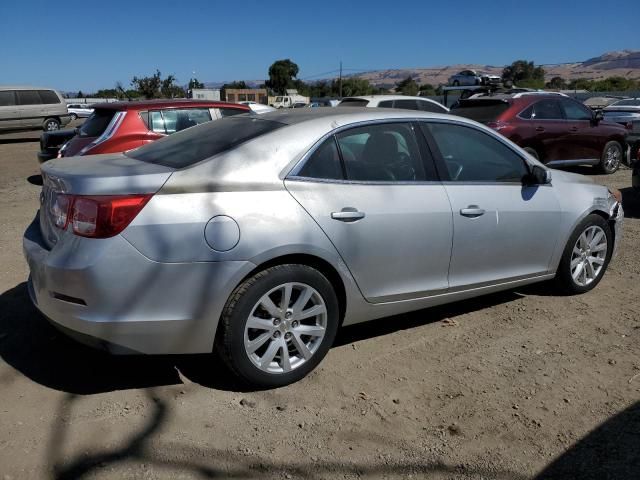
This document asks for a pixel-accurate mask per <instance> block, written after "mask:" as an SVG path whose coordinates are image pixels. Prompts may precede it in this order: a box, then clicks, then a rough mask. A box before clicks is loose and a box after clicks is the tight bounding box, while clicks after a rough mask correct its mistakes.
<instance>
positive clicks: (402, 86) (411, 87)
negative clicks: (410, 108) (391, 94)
mask: <svg viewBox="0 0 640 480" xmlns="http://www.w3.org/2000/svg"><path fill="white" fill-rule="evenodd" d="M419 90H420V87H419V86H418V84H417V83H416V81H415V80H414V79H413V78H411V77H407V78H405V79H404V80H402V81H401V82H400V83H397V84H396V91H397V92H400V93H402V94H403V95H411V96H415V95H417V94H418V91H419Z"/></svg>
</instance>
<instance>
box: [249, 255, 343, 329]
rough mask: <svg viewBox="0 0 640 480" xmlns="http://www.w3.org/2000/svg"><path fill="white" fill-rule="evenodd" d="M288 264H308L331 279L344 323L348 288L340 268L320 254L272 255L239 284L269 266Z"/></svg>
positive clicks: (340, 320)
mask: <svg viewBox="0 0 640 480" xmlns="http://www.w3.org/2000/svg"><path fill="white" fill-rule="evenodd" d="M286 264H296V265H306V266H308V267H311V268H315V269H316V270H318V271H319V272H320V273H322V274H323V275H324V276H325V277H326V278H327V280H329V283H331V286H332V287H333V289H334V291H335V293H336V297H337V299H338V306H339V309H340V319H339V322H340V325H342V322H343V321H344V318H345V313H346V310H347V290H346V287H345V283H344V280H343V279H342V277H341V275H340V274H339V273H338V270H336V268H335V267H334V266H333V265H331V263H330V262H329V261H327V260H326V259H324V258H322V257H320V256H317V255H314V254H310V253H288V254H283V255H278V256H275V257H272V258H270V259H267V260H264V261H262V262H261V263H258V264H256V267H255V268H254V269H253V270H251V271H250V272H249V273H248V274H247V275H245V277H244V278H243V279H242V280H241V281H240V282H239V283H238V285H241V284H242V283H243V282H244V281H245V280H247V279H248V278H250V277H252V276H254V275H255V274H257V273H260V272H262V271H264V270H266V269H268V268H271V267H275V266H278V265H286Z"/></svg>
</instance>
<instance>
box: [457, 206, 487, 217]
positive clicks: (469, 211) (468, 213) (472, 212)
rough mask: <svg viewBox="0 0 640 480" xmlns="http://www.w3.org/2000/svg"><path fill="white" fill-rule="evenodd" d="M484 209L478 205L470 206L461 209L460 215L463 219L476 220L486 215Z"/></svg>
mask: <svg viewBox="0 0 640 480" xmlns="http://www.w3.org/2000/svg"><path fill="white" fill-rule="evenodd" d="M484 213H485V212H484V208H480V207H478V206H477V205H469V206H468V207H467V208H461V209H460V215H462V216H463V217H470V218H476V217H479V216H481V215H484Z"/></svg>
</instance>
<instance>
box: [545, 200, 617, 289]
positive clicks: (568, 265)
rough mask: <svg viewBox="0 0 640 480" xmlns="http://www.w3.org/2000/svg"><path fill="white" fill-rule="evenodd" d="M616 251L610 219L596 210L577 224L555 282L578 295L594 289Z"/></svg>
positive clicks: (560, 287)
mask: <svg viewBox="0 0 640 480" xmlns="http://www.w3.org/2000/svg"><path fill="white" fill-rule="evenodd" d="M612 252H613V234H612V233H611V228H610V227H609V224H608V223H607V221H606V220H605V219H604V218H602V217H601V216H600V215H597V214H595V213H593V214H591V215H588V216H587V217H586V218H584V219H583V220H582V221H581V222H580V223H579V224H578V226H577V227H576V228H575V230H574V231H573V233H572V234H571V236H570V237H569V241H568V242H567V245H566V246H565V248H564V252H563V253H562V258H561V260H560V265H559V266H558V271H557V272H556V278H555V283H556V286H557V287H558V288H559V289H560V290H561V291H562V292H564V293H566V294H569V295H575V294H578V293H585V292H588V291H589V290H591V289H593V288H594V287H595V286H596V285H598V283H600V280H601V279H602V277H603V275H604V272H605V271H606V270H607V267H608V266H609V261H610V260H611V253H612Z"/></svg>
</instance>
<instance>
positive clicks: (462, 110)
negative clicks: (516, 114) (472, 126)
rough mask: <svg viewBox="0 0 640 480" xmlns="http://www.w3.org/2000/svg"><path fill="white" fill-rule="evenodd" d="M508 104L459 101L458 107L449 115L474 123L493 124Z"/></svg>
mask: <svg viewBox="0 0 640 480" xmlns="http://www.w3.org/2000/svg"><path fill="white" fill-rule="evenodd" d="M509 106H510V104H509V103H508V102H503V101H501V100H460V106H459V107H457V108H455V109H452V110H451V113H453V114H455V115H459V116H461V117H465V118H470V119H471V120H475V121H476V122H481V123H487V122H494V121H496V120H497V119H498V117H499V116H500V115H502V114H503V113H504V112H505V111H507V109H508V108H509Z"/></svg>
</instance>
